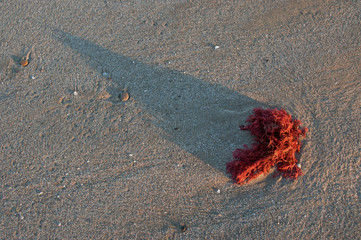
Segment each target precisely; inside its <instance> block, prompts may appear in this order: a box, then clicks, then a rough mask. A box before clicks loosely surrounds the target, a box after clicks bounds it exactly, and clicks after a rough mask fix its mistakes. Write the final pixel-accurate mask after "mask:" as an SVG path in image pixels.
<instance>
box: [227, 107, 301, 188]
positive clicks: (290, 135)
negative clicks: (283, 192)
mask: <svg viewBox="0 0 361 240" xmlns="http://www.w3.org/2000/svg"><path fill="white" fill-rule="evenodd" d="M253 112H254V114H253V115H251V116H249V118H248V119H247V120H246V122H247V123H248V124H247V125H246V126H244V125H242V126H240V128H241V130H249V131H250V133H251V134H252V135H253V136H254V140H255V142H254V143H253V144H252V145H251V146H248V145H244V147H243V148H240V149H236V150H235V151H234V152H233V161H231V162H228V163H227V165H226V168H227V172H228V173H230V174H231V176H232V180H233V181H234V182H235V183H237V184H240V185H242V184H245V183H247V182H248V181H249V180H252V179H255V178H257V177H258V176H259V175H261V174H266V173H268V172H269V171H270V169H271V168H272V167H274V166H276V167H277V170H278V172H276V173H275V175H282V176H283V177H285V178H290V179H293V180H295V179H297V177H299V176H302V175H303V173H302V170H301V169H300V168H299V166H298V165H297V163H298V160H297V158H296V156H295V154H296V152H297V153H299V152H300V149H301V145H302V143H301V142H300V140H299V139H300V137H305V136H306V132H307V131H308V129H307V128H306V127H300V125H301V121H299V120H296V119H292V116H291V115H289V114H288V113H287V112H286V111H285V110H283V109H281V110H278V109H262V108H255V109H254V110H253Z"/></svg>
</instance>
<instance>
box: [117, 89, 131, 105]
mask: <svg viewBox="0 0 361 240" xmlns="http://www.w3.org/2000/svg"><path fill="white" fill-rule="evenodd" d="M129 97H130V96H129V93H127V92H126V91H124V92H123V93H121V94H119V98H120V100H122V101H123V102H125V101H128V99H129Z"/></svg>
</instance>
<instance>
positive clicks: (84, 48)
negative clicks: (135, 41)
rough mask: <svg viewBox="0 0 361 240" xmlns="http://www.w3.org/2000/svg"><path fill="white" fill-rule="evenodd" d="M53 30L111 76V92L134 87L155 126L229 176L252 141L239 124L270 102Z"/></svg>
mask: <svg viewBox="0 0 361 240" xmlns="http://www.w3.org/2000/svg"><path fill="white" fill-rule="evenodd" d="M53 32H54V35H55V37H56V39H57V40H58V41H60V42H62V43H63V44H64V45H66V46H68V47H70V48H71V49H73V50H74V51H75V52H77V53H78V54H80V55H81V56H82V58H83V59H84V62H85V63H86V64H87V65H88V66H91V67H92V68H94V69H95V70H96V71H98V72H99V74H103V71H107V72H111V74H112V76H111V78H112V79H111V81H112V83H113V84H112V87H111V88H117V87H120V88H124V87H128V88H129V90H130V92H131V95H132V98H134V99H136V100H137V101H139V102H141V103H142V104H143V105H144V106H145V108H146V109H145V110H146V111H147V112H150V113H151V114H152V115H153V117H154V118H155V119H156V120H155V121H154V124H155V125H157V127H160V128H162V129H163V130H164V131H165V132H166V135H165V136H164V137H165V138H166V139H167V140H171V141H173V142H174V143H176V144H177V145H179V146H180V147H181V148H182V149H184V150H186V151H188V152H189V153H191V154H192V155H194V156H195V157H197V158H198V159H201V160H202V161H203V162H205V163H207V164H209V165H210V166H212V167H214V168H216V169H218V170H219V171H221V172H225V163H226V162H228V161H230V160H231V159H232V151H233V150H234V149H235V148H239V147H240V146H241V144H244V143H249V141H251V138H250V137H249V136H248V133H242V132H241V131H240V130H239V128H238V125H239V124H241V123H243V122H244V121H245V119H246V118H247V116H248V115H249V114H250V113H251V111H252V109H253V108H254V107H260V106H264V104H261V103H259V102H257V101H255V100H253V99H251V98H249V97H246V96H244V95H241V94H239V93H237V92H235V91H231V90H230V89H228V88H226V87H224V86H222V85H215V84H209V83H207V82H204V81H202V80H200V79H197V78H195V77H193V76H189V75H186V74H183V73H180V72H178V71H174V70H169V69H164V68H160V67H156V66H149V65H147V64H143V63H141V62H139V61H137V60H133V59H130V58H128V57H124V56H122V55H121V54H119V53H115V52H113V51H110V50H107V49H105V48H103V47H101V46H98V45H96V44H94V43H92V42H90V41H88V40H85V39H83V38H80V37H77V36H73V35H70V34H68V33H65V32H63V31H61V30H53ZM109 91H110V92H113V93H114V92H115V90H114V89H109Z"/></svg>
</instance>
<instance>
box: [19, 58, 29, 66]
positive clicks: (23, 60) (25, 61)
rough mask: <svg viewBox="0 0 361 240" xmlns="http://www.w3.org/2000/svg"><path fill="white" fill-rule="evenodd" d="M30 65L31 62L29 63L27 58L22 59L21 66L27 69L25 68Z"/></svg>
mask: <svg viewBox="0 0 361 240" xmlns="http://www.w3.org/2000/svg"><path fill="white" fill-rule="evenodd" d="M28 64H29V61H28V60H27V59H26V58H22V59H21V60H20V65H21V66H23V67H25V66H27V65H28Z"/></svg>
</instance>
